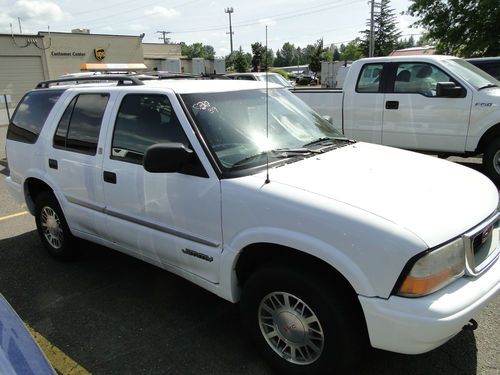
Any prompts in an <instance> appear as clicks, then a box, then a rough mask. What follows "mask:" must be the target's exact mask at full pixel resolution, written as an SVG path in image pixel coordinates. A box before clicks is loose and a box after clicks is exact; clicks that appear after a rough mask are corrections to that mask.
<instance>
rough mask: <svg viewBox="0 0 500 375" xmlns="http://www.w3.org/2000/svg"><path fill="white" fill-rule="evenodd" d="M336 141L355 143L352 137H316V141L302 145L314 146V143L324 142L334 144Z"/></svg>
mask: <svg viewBox="0 0 500 375" xmlns="http://www.w3.org/2000/svg"><path fill="white" fill-rule="evenodd" d="M336 142H348V143H354V142H355V141H353V140H352V139H348V138H331V137H321V138H318V139H315V140H314V141H311V142H309V143H306V144H305V145H304V146H302V147H307V146H313V145H322V144H325V145H326V144H327V145H332V144H334V143H336Z"/></svg>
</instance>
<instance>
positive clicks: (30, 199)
mask: <svg viewBox="0 0 500 375" xmlns="http://www.w3.org/2000/svg"><path fill="white" fill-rule="evenodd" d="M23 187H24V188H23V190H24V199H25V201H26V206H27V207H28V210H29V212H30V213H31V214H32V215H34V214H35V202H36V199H37V197H38V196H39V195H40V193H43V192H46V191H47V192H51V193H53V194H54V189H53V188H52V187H51V186H50V185H49V184H47V183H46V182H44V181H42V180H41V179H40V178H37V177H28V178H27V179H26V180H24V184H23ZM54 195H55V194H54Z"/></svg>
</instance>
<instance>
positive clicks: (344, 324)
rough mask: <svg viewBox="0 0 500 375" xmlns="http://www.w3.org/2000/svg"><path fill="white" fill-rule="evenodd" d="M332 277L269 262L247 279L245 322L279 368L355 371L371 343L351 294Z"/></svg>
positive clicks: (242, 305)
mask: <svg viewBox="0 0 500 375" xmlns="http://www.w3.org/2000/svg"><path fill="white" fill-rule="evenodd" d="M327 280H330V279H326V278H325V279H323V278H321V277H318V276H317V275H315V274H313V273H312V272H306V271H304V270H302V269H300V268H298V267H290V266H288V267H287V266H265V267H263V268H261V269H260V270H258V271H257V272H256V273H254V274H253V275H252V276H251V277H250V279H249V280H248V281H247V282H246V283H245V286H244V289H243V294H242V298H241V302H240V309H241V315H242V318H243V322H244V324H245V326H246V328H247V330H248V332H249V334H250V336H251V337H252V339H253V340H254V342H255V343H256V345H257V347H258V349H259V350H260V351H261V353H262V355H263V356H264V358H265V359H266V360H267V361H268V363H269V364H270V365H271V366H272V367H273V368H274V369H275V370H277V371H278V372H280V373H286V374H297V375H298V374H326V373H328V374H335V373H339V374H343V373H351V372H352V370H353V365H354V364H355V363H356V358H359V357H358V355H359V354H360V352H361V351H362V348H363V346H364V343H365V342H366V339H365V338H364V335H363V332H364V331H363V329H362V328H361V327H364V322H362V321H358V320H359V319H358V318H359V314H357V313H355V312H354V313H353V307H354V306H353V303H352V301H351V299H350V298H347V293H345V291H343V290H336V289H335V285H334V284H333V283H328V284H325V282H327ZM330 281H331V280H330ZM351 297H352V296H351ZM337 371H338V372H337Z"/></svg>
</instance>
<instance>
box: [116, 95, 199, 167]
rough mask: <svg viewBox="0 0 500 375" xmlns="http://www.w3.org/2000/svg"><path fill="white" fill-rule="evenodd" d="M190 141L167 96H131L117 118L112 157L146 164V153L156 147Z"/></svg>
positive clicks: (128, 96)
mask: <svg viewBox="0 0 500 375" xmlns="http://www.w3.org/2000/svg"><path fill="white" fill-rule="evenodd" d="M169 142H174V143H183V144H184V145H185V146H186V147H189V141H188V139H187V137H186V134H185V133H184V130H183V129H182V126H181V124H180V122H179V120H178V119H177V116H176V115H175V112H174V110H173V109H172V106H171V104H170V101H169V100H168V98H167V97H166V96H165V95H157V94H129V95H126V96H125V97H124V98H123V101H122V103H121V105H120V109H119V111H118V116H117V118H116V123H115V129H114V134H113V142H112V149H111V157H112V158H113V159H119V160H123V161H128V162H132V163H138V164H142V159H143V157H144V153H145V151H146V149H147V148H148V147H149V146H151V145H154V144H156V143H169Z"/></svg>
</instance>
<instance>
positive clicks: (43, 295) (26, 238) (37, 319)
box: [0, 127, 500, 375]
mask: <svg viewBox="0 0 500 375" xmlns="http://www.w3.org/2000/svg"><path fill="white" fill-rule="evenodd" d="M5 133H6V128H5V127H0V292H1V293H2V294H3V295H4V296H5V297H6V298H7V299H8V300H9V302H10V303H11V304H12V306H13V307H14V309H15V310H16V311H17V312H18V314H19V316H20V317H21V318H22V319H23V321H24V322H25V323H26V324H27V325H29V326H30V327H31V328H32V332H33V334H34V335H35V337H36V339H37V341H38V342H39V343H40V345H41V346H42V348H43V350H44V351H45V352H46V355H47V357H48V358H49V360H50V361H51V362H52V363H53V365H54V367H56V369H57V370H58V372H60V373H63V374H87V373H93V374H272V372H271V370H270V369H269V368H268V367H267V366H266V364H265V363H264V362H263V361H262V360H261V359H260V358H259V356H258V355H257V353H256V352H255V350H254V349H253V347H252V344H251V343H250V342H249V341H248V340H247V338H246V337H245V334H244V330H243V329H242V326H241V324H240V321H239V314H238V307H237V306H235V305H232V304H230V303H228V302H225V301H224V300H222V299H220V298H218V297H216V296H215V295H212V294H210V293H209V292H206V291H204V290H203V289H201V288H199V287H197V286H195V285H193V284H191V283H189V282H188V281H185V280H183V279H181V278H179V277H177V276H174V275H172V274H170V273H168V272H166V271H163V270H160V269H158V268H156V267H154V266H151V265H148V264H146V263H143V262H141V261H139V260H136V259H134V258H131V257H128V256H126V255H123V254H120V253H118V252H115V251H112V250H110V249H106V248H103V247H99V246H96V245H91V244H85V251H84V253H83V255H82V257H81V258H80V259H78V260H77V261H74V262H70V263H64V262H59V261H55V260H53V259H52V258H50V257H49V256H48V255H47V254H46V253H45V251H44V249H43V248H42V245H41V243H40V241H39V239H38V235H37V233H36V231H35V225H34V220H33V218H32V217H31V216H30V215H29V214H25V213H23V212H22V211H23V209H22V208H20V207H19V206H18V205H17V204H16V203H14V202H13V201H12V199H11V198H10V196H9V195H8V193H7V191H6V188H5V183H4V179H5V177H6V175H7V174H8V171H7V166H6V161H5V152H4V140H5ZM454 160H455V161H460V162H462V163H464V164H465V165H467V166H471V167H473V168H475V169H480V165H479V164H478V160H477V159H476V160H474V159H473V160H467V161H464V160H460V159H454ZM477 321H478V323H479V328H478V329H477V330H476V331H474V332H470V331H463V332H461V333H460V334H459V335H457V336H456V337H455V338H453V339H452V340H451V341H449V342H448V343H447V344H445V345H443V346H442V347H440V348H438V349H436V350H434V351H432V352H429V353H426V354H422V355H416V356H408V355H399V354H394V353H389V352H384V351H379V350H371V351H370V352H369V353H367V355H366V357H365V358H360V360H359V362H360V365H361V368H360V369H356V370H353V373H356V374H426V375H428V374H440V375H441V374H444V375H458V374H467V375H468V374H478V375H500V347H499V344H500V296H497V297H496V299H495V300H494V301H493V302H492V303H490V305H489V306H488V307H487V308H485V309H484V310H483V311H482V312H481V314H480V316H478V317H477ZM354 371H355V372H354Z"/></svg>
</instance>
